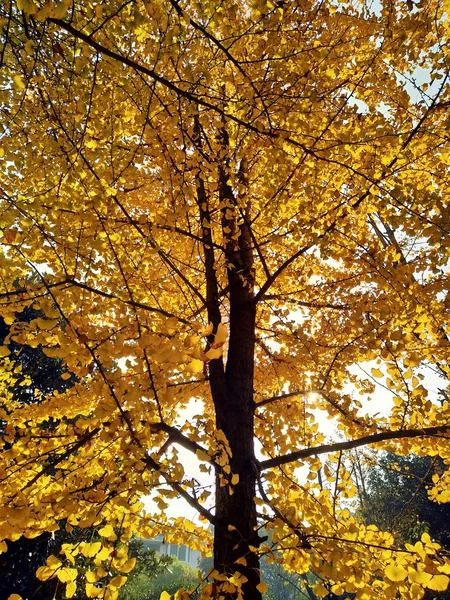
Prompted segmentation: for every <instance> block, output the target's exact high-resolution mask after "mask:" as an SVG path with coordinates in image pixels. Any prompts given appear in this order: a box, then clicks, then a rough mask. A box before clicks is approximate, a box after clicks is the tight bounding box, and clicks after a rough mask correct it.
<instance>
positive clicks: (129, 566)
mask: <svg viewBox="0 0 450 600" xmlns="http://www.w3.org/2000/svg"><path fill="white" fill-rule="evenodd" d="M135 565H136V557H133V558H130V559H129V560H127V562H125V563H124V564H123V565H121V566H120V567H118V570H119V571H120V572H121V573H130V572H131V571H132V570H133V569H134V567H135Z"/></svg>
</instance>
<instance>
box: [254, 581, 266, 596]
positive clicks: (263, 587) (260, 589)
mask: <svg viewBox="0 0 450 600" xmlns="http://www.w3.org/2000/svg"><path fill="white" fill-rule="evenodd" d="M256 589H257V590H258V592H261V594H264V592H266V591H267V585H266V584H265V583H264V582H263V581H261V582H260V583H258V585H257V586H256Z"/></svg>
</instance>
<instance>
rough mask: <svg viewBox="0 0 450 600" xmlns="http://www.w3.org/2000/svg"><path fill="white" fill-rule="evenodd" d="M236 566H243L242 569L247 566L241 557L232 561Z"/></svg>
mask: <svg viewBox="0 0 450 600" xmlns="http://www.w3.org/2000/svg"><path fill="white" fill-rule="evenodd" d="M234 562H235V563H236V564H237V565H244V567H245V566H246V565H247V561H246V560H245V558H244V557H243V556H241V558H238V559H237V560H235V561H234Z"/></svg>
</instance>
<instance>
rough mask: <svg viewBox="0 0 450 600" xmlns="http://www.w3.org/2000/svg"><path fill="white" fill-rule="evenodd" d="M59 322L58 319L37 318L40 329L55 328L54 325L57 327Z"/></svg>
mask: <svg viewBox="0 0 450 600" xmlns="http://www.w3.org/2000/svg"><path fill="white" fill-rule="evenodd" d="M57 324H58V321H57V320H56V319H41V318H39V319H36V325H37V326H38V327H39V329H43V330H44V331H48V330H50V329H53V327H55V325H57Z"/></svg>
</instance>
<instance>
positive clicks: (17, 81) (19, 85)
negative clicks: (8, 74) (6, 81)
mask: <svg viewBox="0 0 450 600" xmlns="http://www.w3.org/2000/svg"><path fill="white" fill-rule="evenodd" d="M13 81H14V87H15V88H16V90H19V91H22V90H24V89H25V84H24V82H23V79H22V77H21V76H20V75H14V78H13Z"/></svg>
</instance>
